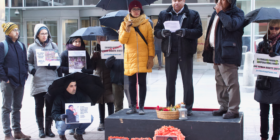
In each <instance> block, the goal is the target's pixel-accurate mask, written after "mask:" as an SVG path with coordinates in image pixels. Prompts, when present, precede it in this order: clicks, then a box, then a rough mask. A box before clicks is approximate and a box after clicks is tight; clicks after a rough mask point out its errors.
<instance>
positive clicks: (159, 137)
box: [156, 136, 177, 140]
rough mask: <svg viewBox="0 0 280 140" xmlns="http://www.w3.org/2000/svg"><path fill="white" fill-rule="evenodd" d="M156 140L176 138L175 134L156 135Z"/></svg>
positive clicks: (175, 139)
mask: <svg viewBox="0 0 280 140" xmlns="http://www.w3.org/2000/svg"><path fill="white" fill-rule="evenodd" d="M156 140H177V136H156Z"/></svg>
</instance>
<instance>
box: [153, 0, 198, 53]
mask: <svg viewBox="0 0 280 140" xmlns="http://www.w3.org/2000/svg"><path fill="white" fill-rule="evenodd" d="M172 16H176V15H174V12H173V7H172V6H169V7H168V8H167V10H164V11H161V12H160V14H159V17H158V23H157V25H156V26H155V32H154V35H155V36H156V37H157V38H159V39H162V42H161V50H162V52H163V53H164V56H165V57H169V56H170V54H171V48H172V43H173V42H178V44H179V46H178V57H179V59H180V58H181V57H185V56H187V55H193V54H195V53H196V50H197V39H198V38H199V37H201V36H202V25H201V20H200V16H199V14H198V12H197V11H194V10H190V9H189V8H188V6H187V5H185V6H184V9H183V15H182V18H181V20H180V25H181V28H182V29H185V36H184V37H183V38H180V37H179V38H177V39H178V40H172V39H171V37H172V35H171V36H169V37H166V38H164V37H163V36H162V29H164V25H163V23H164V22H165V21H170V20H172Z"/></svg>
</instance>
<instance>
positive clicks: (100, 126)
mask: <svg viewBox="0 0 280 140" xmlns="http://www.w3.org/2000/svg"><path fill="white" fill-rule="evenodd" d="M97 130H98V131H104V130H105V127H104V123H100V124H99V126H98V128H97Z"/></svg>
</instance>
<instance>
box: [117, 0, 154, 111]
mask: <svg viewBox="0 0 280 140" xmlns="http://www.w3.org/2000/svg"><path fill="white" fill-rule="evenodd" d="M129 12H130V13H129V14H128V15H127V16H126V17H125V18H124V21H123V22H122V24H121V27H120V31H119V41H120V42H121V43H122V44H124V45H125V52H124V74H125V75H127V76H128V77H129V93H130V99H131V107H130V110H129V111H127V112H126V113H127V114H133V113H138V112H137V110H136V95H137V91H136V89H137V88H136V86H138V85H136V83H138V84H139V87H140V88H139V96H140V101H139V114H140V115H144V114H145V112H144V103H145V98H146V92H147V84H146V77H147V72H152V68H153V65H154V63H153V59H154V56H155V46H154V37H153V29H152V26H151V24H150V22H149V20H148V19H146V15H145V14H144V11H143V9H142V5H141V3H140V2H139V1H136V0H134V1H132V2H131V3H130V4H129ZM137 80H138V82H137Z"/></svg>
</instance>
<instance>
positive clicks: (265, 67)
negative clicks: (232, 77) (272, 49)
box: [253, 53, 280, 78]
mask: <svg viewBox="0 0 280 140" xmlns="http://www.w3.org/2000/svg"><path fill="white" fill-rule="evenodd" d="M279 61H280V56H275V57H270V56H269V55H268V54H258V53H256V54H255V56H254V69H253V74H256V75H263V76H269V77H277V78H279V75H280V65H279Z"/></svg>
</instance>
